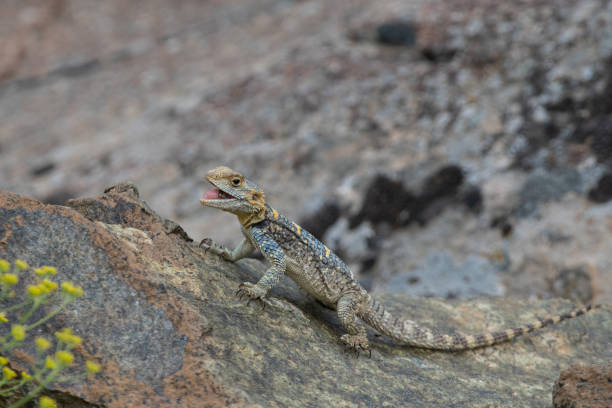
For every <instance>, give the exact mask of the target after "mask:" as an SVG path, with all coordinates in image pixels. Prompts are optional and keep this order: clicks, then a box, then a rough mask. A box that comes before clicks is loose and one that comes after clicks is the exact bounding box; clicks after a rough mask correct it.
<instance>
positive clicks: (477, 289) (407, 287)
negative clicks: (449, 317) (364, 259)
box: [379, 251, 503, 299]
mask: <svg viewBox="0 0 612 408" xmlns="http://www.w3.org/2000/svg"><path fill="white" fill-rule="evenodd" d="M401 259H402V257H401V256H399V257H398V260H399V263H401ZM380 267H381V268H385V265H384V264H383V265H381V266H380ZM387 268H392V267H388V266H387ZM499 270H500V268H499V266H497V265H495V264H493V263H492V262H490V261H489V260H488V259H485V258H483V257H480V256H476V255H470V256H468V257H467V259H466V260H465V261H464V262H463V263H461V264H459V265H457V264H456V262H454V260H453V258H452V257H451V256H450V254H448V253H447V252H442V251H431V252H430V253H428V254H427V257H426V258H425V261H424V263H423V265H422V266H421V267H418V268H415V269H412V270H409V271H406V272H405V273H398V274H396V275H394V276H393V277H392V278H391V279H390V280H389V283H387V284H386V285H385V286H383V287H382V288H384V289H383V290H385V291H389V292H396V293H408V294H411V295H413V296H435V297H441V298H446V299H455V298H460V299H465V298H471V297H474V296H477V295H483V294H491V295H501V294H503V287H502V284H501V281H500V277H499V276H498V273H499ZM379 289H381V287H380V286H379Z"/></svg>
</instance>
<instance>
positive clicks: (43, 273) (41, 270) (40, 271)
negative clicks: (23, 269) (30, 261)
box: [34, 268, 46, 276]
mask: <svg viewBox="0 0 612 408" xmlns="http://www.w3.org/2000/svg"><path fill="white" fill-rule="evenodd" d="M34 273H35V274H37V275H38V276H43V275H45V273H46V272H45V271H44V270H43V268H36V269H34Z"/></svg>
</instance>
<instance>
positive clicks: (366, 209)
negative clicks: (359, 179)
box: [350, 174, 416, 228]
mask: <svg viewBox="0 0 612 408" xmlns="http://www.w3.org/2000/svg"><path fill="white" fill-rule="evenodd" d="M415 199H416V197H415V196H414V195H413V194H412V193H411V192H410V191H408V190H407V189H406V188H405V187H404V185H403V184H402V182H401V181H396V180H393V179H391V178H389V177H388V176H386V175H383V174H379V175H377V176H376V177H375V178H374V179H373V180H372V182H371V183H370V185H369V186H368V188H367V190H366V193H365V197H364V199H363V203H362V205H361V210H360V211H359V213H357V215H355V216H354V217H352V218H351V219H350V226H351V228H353V227H355V226H357V225H359V224H360V223H362V222H363V221H370V222H373V223H380V222H386V223H389V224H391V225H394V226H397V225H399V223H400V222H401V221H402V219H403V218H405V219H408V218H409V216H410V212H411V208H412V206H413V205H414V203H415Z"/></svg>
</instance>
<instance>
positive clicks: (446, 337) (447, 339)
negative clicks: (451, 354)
mask: <svg viewBox="0 0 612 408" xmlns="http://www.w3.org/2000/svg"><path fill="white" fill-rule="evenodd" d="M442 337H444V343H445V344H453V338H452V337H451V336H449V335H448V334H445V335H443V336H442Z"/></svg>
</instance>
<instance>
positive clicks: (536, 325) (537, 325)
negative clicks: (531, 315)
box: [533, 321, 542, 329]
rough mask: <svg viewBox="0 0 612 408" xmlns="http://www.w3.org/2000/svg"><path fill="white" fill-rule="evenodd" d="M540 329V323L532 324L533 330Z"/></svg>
mask: <svg viewBox="0 0 612 408" xmlns="http://www.w3.org/2000/svg"><path fill="white" fill-rule="evenodd" d="M540 327H542V322H540V321H537V322H535V323H534V324H533V328H534V329H539V328H540Z"/></svg>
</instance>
